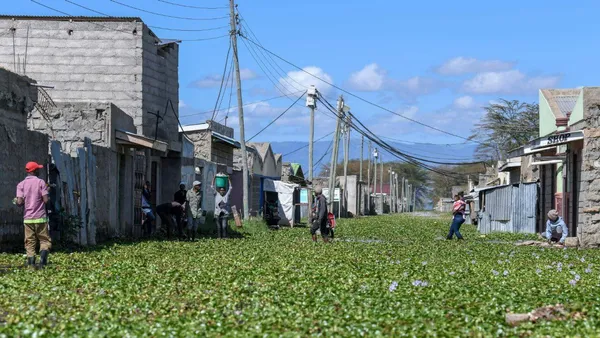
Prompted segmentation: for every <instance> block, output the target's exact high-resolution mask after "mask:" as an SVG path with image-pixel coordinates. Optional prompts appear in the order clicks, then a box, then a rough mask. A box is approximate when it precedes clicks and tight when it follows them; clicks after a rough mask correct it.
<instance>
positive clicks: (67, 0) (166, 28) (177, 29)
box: [65, 0, 229, 32]
mask: <svg viewBox="0 0 600 338" xmlns="http://www.w3.org/2000/svg"><path fill="white" fill-rule="evenodd" d="M65 1H66V2H68V3H70V4H72V5H74V6H77V7H79V8H83V9H85V10H88V11H90V12H93V13H96V14H100V15H104V16H107V17H114V16H113V15H109V14H106V13H103V12H100V11H97V10H95V9H93V8H90V7H87V6H84V5H82V4H79V3H76V2H74V1H71V0H65ZM159 1H160V0H159ZM148 27H150V28H153V29H159V30H167V31H178V32H207V31H216V30H219V29H223V28H227V27H229V26H220V27H213V28H203V29H183V28H169V27H159V26H150V25H148Z"/></svg>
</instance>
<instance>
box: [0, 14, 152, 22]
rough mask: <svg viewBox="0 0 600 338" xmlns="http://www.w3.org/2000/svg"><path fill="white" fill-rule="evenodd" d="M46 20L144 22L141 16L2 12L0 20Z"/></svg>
mask: <svg viewBox="0 0 600 338" xmlns="http://www.w3.org/2000/svg"><path fill="white" fill-rule="evenodd" d="M6 19H14V20H45V21H71V20H72V21H78V22H85V21H94V22H144V21H143V20H142V18H140V17H125V16H66V15H65V16H52V15H48V16H44V15H9V14H1V15H0V20H6Z"/></svg>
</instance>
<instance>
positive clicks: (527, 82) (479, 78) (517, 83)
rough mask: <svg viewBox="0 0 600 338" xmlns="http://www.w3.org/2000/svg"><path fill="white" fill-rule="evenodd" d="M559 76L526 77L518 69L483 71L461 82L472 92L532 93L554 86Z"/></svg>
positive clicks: (466, 90) (466, 89) (464, 87)
mask: <svg viewBox="0 0 600 338" xmlns="http://www.w3.org/2000/svg"><path fill="white" fill-rule="evenodd" d="M559 82H560V76H535V77H528V76H527V75H525V74H523V73H521V72H520V71H518V70H509V71H506V72H484V73H481V74H477V75H476V76H475V77H473V78H471V79H469V80H467V81H465V82H464V83H463V91H465V92H468V93H473V94H532V93H535V91H537V90H538V89H540V88H552V87H556V86H557V85H558V83H559Z"/></svg>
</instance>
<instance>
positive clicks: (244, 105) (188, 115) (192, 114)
mask: <svg viewBox="0 0 600 338" xmlns="http://www.w3.org/2000/svg"><path fill="white" fill-rule="evenodd" d="M300 92H302V90H299V91H297V92H295V93H293V94H297V93H300ZM283 97H285V95H280V96H275V97H272V98H269V99H264V100H260V101H254V102H250V103H245V104H243V105H242V107H248V106H252V105H255V104H259V103H263V102H268V101H273V100H276V99H281V98H283ZM230 108H231V109H236V108H238V106H234V107H230ZM223 110H224V109H221V110H219V111H223ZM212 113H213V110H207V111H204V112H200V113H191V114H186V115H181V117H190V116H197V115H207V114H212Z"/></svg>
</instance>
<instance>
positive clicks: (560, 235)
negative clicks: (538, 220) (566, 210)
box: [541, 209, 569, 245]
mask: <svg viewBox="0 0 600 338" xmlns="http://www.w3.org/2000/svg"><path fill="white" fill-rule="evenodd" d="M568 235H569V228H568V227H567V224H566V223H565V221H564V220H563V219H562V217H560V216H559V215H558V212H557V211H556V210H554V209H553V210H550V211H548V221H547V222H546V232H544V233H542V234H541V236H542V237H543V238H545V239H546V240H547V241H548V242H558V244H559V245H564V244H565V241H566V240H567V236H568Z"/></svg>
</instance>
